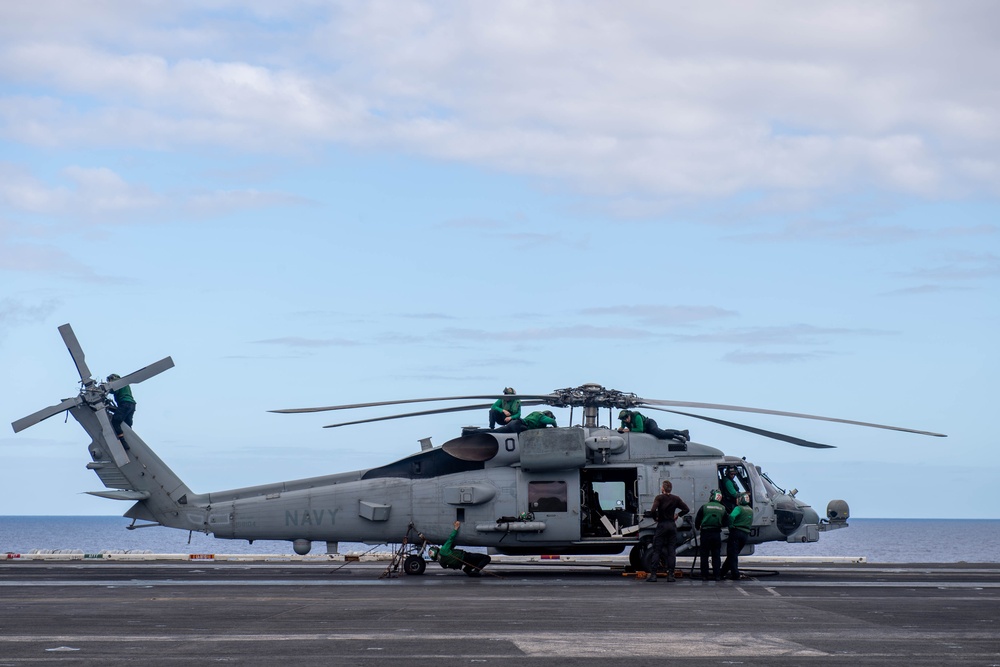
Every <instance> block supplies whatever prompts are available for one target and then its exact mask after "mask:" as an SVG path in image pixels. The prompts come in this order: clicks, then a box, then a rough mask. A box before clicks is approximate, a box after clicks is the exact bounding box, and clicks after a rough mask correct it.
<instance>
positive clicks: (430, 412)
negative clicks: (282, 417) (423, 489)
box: [271, 401, 542, 428]
mask: <svg viewBox="0 0 1000 667" xmlns="http://www.w3.org/2000/svg"><path fill="white" fill-rule="evenodd" d="M521 405H542V401H521ZM492 406H493V404H492V403H486V404H483V405H460V406H458V407H454V408H440V409H437V410H424V411H423V412H408V413H406V414H402V415H388V416H386V417H373V418H371V419H358V420H356V421H352V422H341V423H339V424H328V425H326V426H324V427H323V428H336V427H338V426H350V425H352V424H367V423H369V422H381V421H387V420H389V419H403V418H404V417H421V416H423V415H441V414H445V413H448V412H464V411H466V410H488V409H489V408H491V407H492ZM271 412H275V411H274V410H272V411H271Z"/></svg>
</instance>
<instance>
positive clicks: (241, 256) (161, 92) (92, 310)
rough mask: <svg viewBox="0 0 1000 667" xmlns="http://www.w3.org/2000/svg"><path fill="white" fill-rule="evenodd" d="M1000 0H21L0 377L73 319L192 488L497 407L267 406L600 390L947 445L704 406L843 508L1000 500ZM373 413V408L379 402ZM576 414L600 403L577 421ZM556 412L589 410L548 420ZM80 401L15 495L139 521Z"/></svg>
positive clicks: (289, 468)
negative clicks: (100, 461) (103, 472)
mask: <svg viewBox="0 0 1000 667" xmlns="http://www.w3.org/2000/svg"><path fill="white" fill-rule="evenodd" d="M998 23H1000V7H997V5H996V4H995V3H989V2H975V1H972V2H963V3H959V4H954V3H949V4H942V3H911V2H883V3H876V4H872V3H866V2H843V3H836V4H834V5H831V4H813V3H798V2H756V3H743V2H729V3H727V2H720V3H710V4H690V3H688V4H677V3H645V2H642V3H640V2H633V3H630V2H625V3H622V2H614V3H611V2H576V1H573V2H569V1H567V2H545V1H533V2H493V3H464V2H446V1H442V2H430V3H421V2H349V1H345V2H320V1H319V0H302V1H294V0H289V1H288V2H283V3H280V4H279V3H272V2H253V1H246V0H241V1H240V2H227V1H225V0H215V1H213V2H183V1H173V2H155V1H151V2H142V3H137V2H126V1H115V0H104V1H100V0H94V1H92V2H65V1H63V2H57V1H50V0H36V1H34V2H31V3H5V4H3V5H2V6H0V368H2V369H3V372H4V377H5V378H6V381H7V387H8V389H7V399H6V400H5V401H4V410H3V411H4V414H5V416H6V421H7V422H11V421H14V420H15V419H18V418H20V417H22V416H25V415H27V414H29V413H32V412H34V411H35V410H38V409H40V408H42V407H44V406H46V405H50V404H53V403H56V402H58V401H59V400H60V399H62V398H64V397H66V396H70V395H73V394H74V393H75V391H76V387H77V376H76V372H75V368H74V366H73V364H72V361H71V359H70V357H69V355H68V354H67V352H66V349H65V347H64V345H63V343H62V340H61V339H60V337H59V334H58V331H57V327H58V326H59V325H61V324H63V323H66V322H69V323H72V325H73V327H74V329H75V331H76V333H77V336H78V337H79V339H80V341H81V343H82V345H83V347H84V349H85V350H86V352H87V360H88V362H89V364H90V366H91V368H92V369H93V370H94V372H95V373H96V374H100V375H101V376H102V377H103V376H104V375H107V374H108V373H111V372H117V373H120V374H125V373H127V372H130V371H132V370H135V369H137V368H140V367H142V366H145V365H147V364H149V363H151V362H153V361H156V360H157V359H160V358H161V357H165V356H167V355H171V356H172V357H173V359H174V361H175V362H176V364H177V366H176V368H174V369H172V370H170V371H168V372H166V373H164V374H162V375H160V376H158V377H156V378H155V379H152V380H149V381H147V382H145V383H142V384H139V385H136V386H135V387H133V390H134V393H135V396H136V399H137V401H138V412H137V415H136V421H135V428H136V430H137V431H138V432H139V433H140V434H141V435H142V436H143V437H144V439H145V440H146V441H147V442H149V443H150V444H151V445H153V447H154V448H155V449H156V451H157V452H158V453H159V454H160V456H161V457H162V458H163V459H164V460H166V461H167V462H168V463H169V464H170V465H171V466H172V467H173V468H174V470H175V472H177V473H178V474H179V475H180V476H181V477H182V478H183V479H184V480H185V481H186V482H187V483H188V485H189V486H191V487H192V489H193V490H195V491H196V492H207V491H215V490H221V489H226V488H232V487H237V486H245V485H252V484H259V483H264V482H270V481H278V480H282V479H293V478H299V477H308V476H312V475H316V474H323V473H327V472H339V471H343V470H351V469H356V468H363V467H369V466H372V465H378V464H381V463H386V462H388V461H390V460H393V459H395V458H398V457H400V456H403V455H406V454H409V453H411V452H413V451H416V450H417V448H418V447H419V445H418V442H417V441H418V439H419V438H422V437H426V436H431V437H432V438H433V440H434V442H435V443H437V444H441V443H442V442H444V441H445V440H448V439H449V438H451V437H453V436H455V435H457V433H458V432H459V429H460V427H461V426H462V425H464V424H468V423H483V422H484V421H485V415H484V414H483V415H479V414H477V413H457V414H451V415H444V416H437V417H425V418H420V419H416V420H400V421H389V422H381V423H378V424H375V425H369V426H353V427H345V428H340V429H322V428H320V427H321V426H322V425H324V424H329V423H332V422H335V421H338V415H337V414H336V413H325V414H313V415H298V416H291V415H276V414H271V413H268V412H267V410H269V409H275V408H288V407H304V406H313V405H330V404H337V403H354V402H362V401H378V400H390V399H401V398H411V397H422V396H449V395H464V394H478V393H483V392H495V391H499V390H500V389H502V388H503V387H504V386H507V385H512V386H514V387H515V388H517V389H518V390H519V391H521V392H523V393H538V392H546V391H549V390H552V389H556V388H561V387H569V386H575V385H579V384H583V383H586V382H597V383H600V384H603V385H605V386H608V387H613V388H616V389H620V390H622V391H628V392H634V393H636V394H639V395H640V396H643V397H647V398H659V399H676V400H687V401H706V402H717V403H731V404H737V405H749V406H756V407H762V408H772V409H778V410H787V411H794V412H806V413H812V414H823V415H831V416H835V417H844V418H849V419H857V420H864V421H873V422H879V423H887V424H894V425H901V426H907V427H912V428H918V429H924V430H931V431H939V432H944V433H947V434H948V436H949V437H948V438H947V439H944V440H943V439H939V438H928V437H922V436H917V435H907V434H901V433H896V432H890V431H879V430H872V429H863V428H858V427H852V426H845V425H836V424H826V423H822V422H813V421H802V420H792V419H779V418H774V417H763V416H760V415H744V416H743V417H740V416H736V415H734V414H732V413H729V414H715V415H713V416H717V417H722V418H726V419H735V420H736V421H743V422H745V423H749V424H752V425H754V426H758V427H761V428H768V429H772V430H779V431H785V432H789V433H792V434H794V435H797V436H800V437H803V438H808V439H812V440H819V441H822V442H828V443H831V444H834V445H837V449H833V450H806V449H802V448H798V447H794V446H792V445H788V444H784V443H779V442H774V441H770V440H764V439H761V438H757V437H754V436H751V435H748V434H744V433H741V432H734V431H730V430H728V429H724V428H722V427H719V426H715V425H711V424H707V423H704V422H695V421H694V420H687V421H686V420H685V418H681V417H671V416H667V415H662V416H659V415H658V417H659V421H660V423H661V425H664V426H672V427H679V428H689V429H690V430H691V431H692V434H693V437H694V439H695V440H697V441H700V442H705V443H708V444H712V445H715V446H717V447H720V448H721V449H723V450H724V451H726V452H727V453H728V454H733V455H739V456H746V457H747V458H748V459H749V460H751V461H752V462H754V463H756V464H758V465H761V466H762V467H763V469H764V470H765V471H766V472H769V473H770V474H771V476H772V477H773V478H774V479H775V481H777V482H778V483H779V484H781V485H783V486H786V487H792V486H794V487H797V488H798V489H799V490H800V492H799V495H800V497H802V498H804V499H807V500H809V501H811V502H812V503H813V504H814V505H815V506H817V508H818V509H820V511H821V513H822V510H823V508H825V505H826V502H827V501H828V500H830V499H832V498H844V499H846V500H848V501H849V502H850V503H851V506H852V510H853V514H854V515H855V516H858V517H987V518H998V517H1000V510H998V509H997V507H998V506H997V504H996V502H995V500H994V497H993V495H994V494H993V493H992V488H991V486H992V485H993V484H994V481H993V479H992V476H984V472H983V471H984V469H989V468H995V467H996V463H995V461H994V459H993V457H992V454H993V450H994V449H995V447H994V446H993V445H994V439H995V435H994V428H993V427H992V426H990V419H991V418H990V415H991V414H993V412H994V411H995V410H996V405H997V379H996V378H997V377H1000V354H998V353H997V349H996V341H997V340H998V338H1000V335H998V334H1000V224H998V211H1000V206H998V194H1000V115H998V114H997V112H996V110H997V109H998V108H1000V74H998V70H997V68H996V66H995V63H997V62H998V61H1000V42H998V41H997V40H996V37H995V26H996V25H997V24H998ZM377 414H380V413H378V412H377V411H372V412H366V413H363V414H358V415H352V416H356V417H358V418H361V417H365V416H376V415H377ZM578 414H579V413H577V415H578ZM557 416H558V417H559V418H560V419H562V422H561V423H566V422H567V420H568V417H569V414H568V412H567V411H561V412H557ZM87 442H88V439H87V438H86V436H85V435H84V434H83V432H82V431H81V430H80V429H79V427H77V426H76V424H75V422H72V421H71V422H70V423H68V424H67V423H65V422H64V419H63V418H62V416H59V417H53V418H52V419H49V420H48V421H46V422H43V423H41V424H39V425H36V426H34V427H32V428H31V429H29V430H27V431H24V432H22V433H20V434H17V435H14V434H13V432H12V431H8V432H7V435H0V448H2V451H3V452H4V457H5V463H4V465H3V466H2V468H0V514H120V513H121V512H124V511H125V510H126V509H127V505H126V504H124V503H116V502H115V501H110V500H103V499H98V498H93V497H90V496H86V495H82V492H83V491H88V490H97V489H100V488H102V485H101V484H100V482H99V480H98V479H97V478H96V476H94V475H93V474H92V473H91V472H89V471H87V470H86V469H85V467H84V466H85V464H86V462H87V461H88V460H89V459H88V456H87V452H86V445H87Z"/></svg>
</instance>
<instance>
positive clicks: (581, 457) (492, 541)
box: [126, 427, 846, 554]
mask: <svg viewBox="0 0 1000 667" xmlns="http://www.w3.org/2000/svg"><path fill="white" fill-rule="evenodd" d="M729 467H735V468H736V470H737V478H736V480H737V482H738V483H739V485H740V486H741V487H742V488H741V490H742V491H744V492H746V493H748V494H749V496H750V498H751V505H752V507H753V509H754V523H753V530H752V532H751V536H750V540H749V544H759V543H761V542H768V541H775V540H780V541H788V542H815V541H816V540H818V539H819V531H820V530H821V529H822V528H824V527H825V526H826V524H821V522H820V521H819V517H818V515H817V513H816V512H815V511H814V510H813V509H812V508H811V507H810V506H809V505H807V504H806V503H804V502H802V501H800V500H798V499H797V498H795V497H794V496H792V495H789V494H787V493H785V492H783V491H782V490H781V489H779V488H777V487H776V486H775V485H773V484H772V483H771V482H770V481H769V480H767V479H766V478H765V477H764V476H762V475H761V473H760V472H759V470H758V469H757V468H755V467H754V466H753V465H752V464H750V463H748V462H747V461H745V460H743V459H739V458H736V457H732V456H726V455H725V454H723V452H721V451H720V450H718V449H716V448H714V447H710V446H707V445H702V444H698V443H693V442H690V443H684V442H678V441H673V440H658V439H656V438H654V437H653V436H650V435H646V434H638V433H628V432H626V433H618V432H616V431H613V430H611V429H608V428H601V427H596V428H590V427H571V428H547V429H538V430H531V431H524V432H522V433H520V434H515V433H493V432H484V431H473V432H469V433H465V434H463V435H462V436H461V437H459V438H456V439H454V440H451V441H449V442H448V443H446V444H445V445H444V446H442V447H434V448H430V449H427V450H425V451H421V452H418V453H416V454H413V455H411V456H408V457H406V458H403V459H401V460H399V461H395V462H393V463H390V464H388V465H386V466H381V467H377V468H371V469H367V470H360V471H355V472H349V473H341V474H337V475H329V476H324V477H315V478H310V479H303V480H296V481H292V482H282V483H280V484H275V485H264V486H258V487H249V488H243V489H235V490H231V491H223V492H219V493H211V494H204V495H194V494H188V495H187V497H186V498H185V499H184V503H185V508H184V509H183V510H182V511H181V512H180V513H179V514H178V516H176V524H180V525H175V522H174V521H171V520H170V519H169V518H168V519H167V520H166V521H164V519H163V517H157V518H156V520H158V521H159V522H160V523H167V525H175V527H179V528H186V529H196V530H203V531H204V532H210V533H212V534H214V535H215V536H216V537H219V538H228V539H245V540H251V541H253V540H291V541H293V542H296V544H297V545H303V544H305V543H311V542H313V541H325V542H328V543H339V542H362V543H371V544H381V543H387V542H400V541H402V538H403V537H404V536H406V535H407V534H408V531H409V529H410V527H411V526H412V527H413V528H414V529H415V530H416V531H419V532H420V533H423V534H424V535H425V536H426V538H427V539H428V540H429V541H431V542H438V543H440V542H443V541H444V540H445V539H446V538H447V537H448V535H449V533H450V531H451V528H452V524H453V522H454V521H456V520H459V521H462V522H463V524H464V525H463V528H462V531H461V537H460V542H461V543H462V544H463V545H468V546H479V547H490V548H493V549H495V550H496V551H498V552H501V553H509V554H542V553H552V554H556V553H575V554H588V553H589V554H607V553H619V552H621V551H622V550H623V549H625V548H627V547H629V546H635V545H638V544H640V543H644V542H648V540H649V539H650V538H651V535H652V532H653V530H654V528H655V523H654V522H653V520H652V519H649V518H644V517H643V513H644V512H645V511H646V510H648V509H649V507H650V505H651V504H652V501H653V499H654V498H655V497H656V495H657V494H658V493H659V492H660V484H661V482H662V481H664V480H670V481H671V482H672V484H673V493H674V494H676V495H678V496H680V497H681V498H682V499H683V500H684V501H685V502H686V503H687V504H688V505H689V507H690V508H691V515H689V517H686V518H685V519H684V520H683V521H684V522H683V524H682V525H681V526H680V530H679V531H678V536H679V537H678V541H679V546H680V549H681V551H682V552H683V551H684V550H685V549H687V548H691V547H693V546H694V545H696V542H694V541H693V540H692V539H691V538H692V537H693V536H694V531H693V530H690V528H691V523H692V519H693V514H694V512H696V511H697V508H698V507H699V506H700V505H701V504H702V503H704V502H707V500H708V498H709V493H710V492H711V491H712V490H713V489H717V488H719V482H720V479H721V478H722V476H723V474H724V471H725V469H726V468H729ZM143 502H144V501H143ZM143 502H140V503H137V506H136V507H135V508H133V509H135V510H140V509H141V508H140V507H139V506H141V505H142V504H143ZM126 515H127V516H137V517H138V518H147V519H153V518H154V517H152V516H143V513H142V512H141V511H137V512H133V513H131V514H126ZM844 525H846V523H845V524H844ZM193 526H196V527H194V528H193Z"/></svg>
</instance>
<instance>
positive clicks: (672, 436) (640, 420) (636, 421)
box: [618, 410, 691, 442]
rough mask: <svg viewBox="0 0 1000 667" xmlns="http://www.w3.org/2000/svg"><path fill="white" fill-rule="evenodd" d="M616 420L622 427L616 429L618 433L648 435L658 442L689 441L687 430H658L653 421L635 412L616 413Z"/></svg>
mask: <svg viewBox="0 0 1000 667" xmlns="http://www.w3.org/2000/svg"><path fill="white" fill-rule="evenodd" d="M618 419H620V420H621V422H622V425H621V426H619V427H618V432H619V433H625V432H627V431H632V432H633V433H648V434H650V435H655V436H656V437H657V438H659V439H660V440H679V441H681V442H687V441H688V440H690V439H691V435H690V434H689V433H688V431H687V429H685V430H683V431H677V430H675V429H672V428H660V427H659V426H657V425H656V422H655V421H653V420H652V419H650V418H649V417H647V416H646V415H644V414H642V413H641V412H638V411H636V410H622V411H621V412H619V413H618Z"/></svg>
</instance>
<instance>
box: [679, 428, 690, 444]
mask: <svg viewBox="0 0 1000 667" xmlns="http://www.w3.org/2000/svg"><path fill="white" fill-rule="evenodd" d="M680 433H681V437H682V438H684V442H687V441H688V440H690V439H691V433H690V432H688V430H687V429H684V430H683V431H681V432H680Z"/></svg>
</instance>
